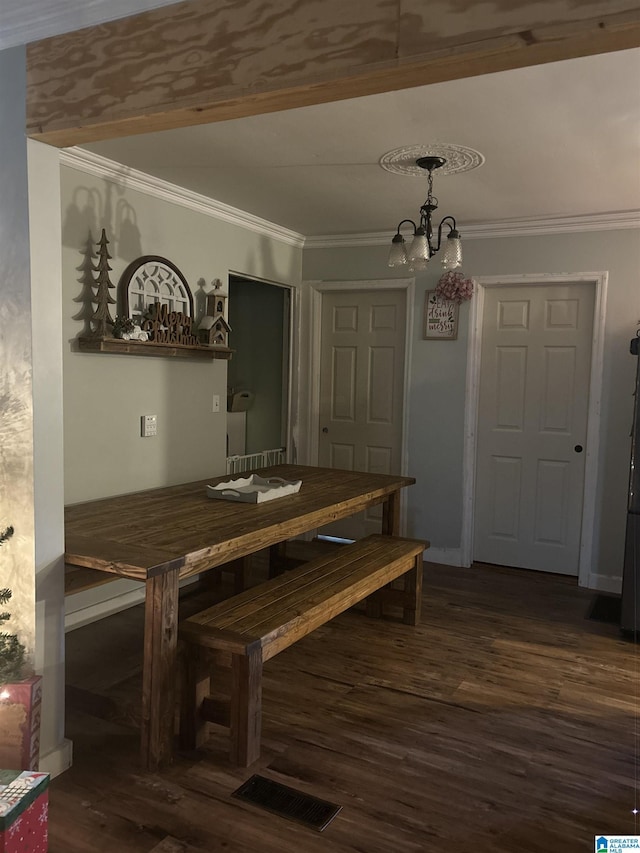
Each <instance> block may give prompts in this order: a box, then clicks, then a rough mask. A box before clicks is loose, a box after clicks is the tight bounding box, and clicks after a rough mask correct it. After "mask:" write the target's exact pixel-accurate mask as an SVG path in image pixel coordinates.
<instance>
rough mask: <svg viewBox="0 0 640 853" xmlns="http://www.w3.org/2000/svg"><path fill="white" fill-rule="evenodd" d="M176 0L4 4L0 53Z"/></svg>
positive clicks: (9, 0) (18, 0) (6, 0)
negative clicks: (0, 51)
mask: <svg viewBox="0 0 640 853" xmlns="http://www.w3.org/2000/svg"><path fill="white" fill-rule="evenodd" d="M175 2H176V0H2V11H1V12H0V16H1V17H2V27H1V28H0V50H5V48H9V47H17V46H18V45H23V44H29V42H32V41H39V40H40V39H45V38H50V37H51V36H59V35H62V33H70V32H73V31H74V30H81V29H84V27H91V26H93V25H94V24H103V23H106V22H107V21H115V19H116V18H127V17H129V15H136V14H138V13H139V12H146V11H148V10H149V9H157V8H158V7H159V6H169V5H170V4H172V3H175Z"/></svg>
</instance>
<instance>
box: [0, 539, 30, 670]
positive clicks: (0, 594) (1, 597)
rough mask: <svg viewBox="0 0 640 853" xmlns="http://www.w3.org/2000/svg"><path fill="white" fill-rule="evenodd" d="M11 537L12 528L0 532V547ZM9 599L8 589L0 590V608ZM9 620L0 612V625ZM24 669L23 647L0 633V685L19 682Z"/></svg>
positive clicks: (11, 637) (6, 614)
mask: <svg viewBox="0 0 640 853" xmlns="http://www.w3.org/2000/svg"><path fill="white" fill-rule="evenodd" d="M12 536H13V527H6V528H5V529H4V530H2V531H0V545H4V543H5V542H7V541H8V540H9V539H11V537H12ZM10 598H11V590H10V589H0V607H4V605H5V604H6V603H7V602H8V601H9V599H10ZM10 618H11V614H10V613H2V612H0V623H2V622H6V621H7V620H8V619H10ZM23 668H24V646H23V645H22V643H21V642H20V641H19V640H18V637H17V636H16V635H15V634H8V633H6V632H5V631H0V684H6V683H7V682H11V681H20V679H21V678H22V676H23Z"/></svg>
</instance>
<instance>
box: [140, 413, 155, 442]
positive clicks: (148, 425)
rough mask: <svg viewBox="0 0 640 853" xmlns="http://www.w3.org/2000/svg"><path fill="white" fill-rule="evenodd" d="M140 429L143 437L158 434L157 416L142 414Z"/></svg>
mask: <svg viewBox="0 0 640 853" xmlns="http://www.w3.org/2000/svg"><path fill="white" fill-rule="evenodd" d="M140 429H141V434H142V437H143V438H148V437H149V436H152V435H157V434H158V416H157V415H142V416H141V418H140Z"/></svg>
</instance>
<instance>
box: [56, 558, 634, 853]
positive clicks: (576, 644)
mask: <svg viewBox="0 0 640 853" xmlns="http://www.w3.org/2000/svg"><path fill="white" fill-rule="evenodd" d="M227 590H228V591H230V590H231V579H229V581H228V583H227ZM592 598H593V594H592V593H590V592H585V591H583V590H579V589H578V588H577V587H576V584H575V581H574V580H568V579H565V578H561V577H557V576H551V575H544V574H539V573H533V572H526V571H518V570H507V569H499V568H495V567H489V566H478V565H476V566H474V567H473V568H471V569H455V568H450V567H445V566H436V565H431V564H427V565H426V567H425V589H424V609H423V618H422V624H421V625H420V626H419V627H418V628H412V627H408V626H405V625H403V624H401V623H400V622H399V621H376V620H368V619H367V618H366V617H365V616H364V615H363V614H362V613H361V612H355V611H350V612H348V613H346V614H344V615H342V616H340V617H338V618H337V619H335V620H333V621H332V622H330V623H329V624H327V625H326V626H324V627H323V628H321V629H319V630H317V631H316V632H315V633H313V634H311V635H310V636H309V637H307V638H306V639H304V640H302V641H300V642H299V643H297V644H296V645H294V646H293V647H291V648H290V649H288V650H287V651H286V652H283V653H282V654H281V655H279V656H278V657H276V658H274V659H273V660H272V661H270V662H269V663H268V664H267V665H266V667H265V683H264V719H263V754H262V758H261V760H260V761H259V762H258V763H257V764H255V765H253V766H252V767H250V768H249V769H246V770H245V769H238V768H234V767H231V766H230V765H229V762H228V759H227V741H226V738H225V736H224V734H223V732H222V731H220V732H219V733H218V732H213V733H212V736H211V739H210V741H209V743H208V745H207V747H206V748H205V749H203V750H201V751H199V752H198V753H197V754H193V755H179V756H178V758H177V760H176V762H175V764H174V765H173V766H171V767H170V768H168V769H166V770H164V771H162V772H161V773H158V774H153V775H152V774H148V773H145V772H143V771H142V770H141V769H140V767H139V766H138V763H137V761H138V733H137V731H136V729H135V719H136V716H137V700H138V696H139V690H140V684H139V682H140V663H141V654H140V653H141V643H142V616H143V614H142V610H141V608H140V607H136V608H132V609H130V610H127V611H124V612H123V613H120V614H116V615H115V616H112V617H110V618H109V619H104V620H102V621H101V622H98V623H94V624H92V625H89V626H86V627H84V628H80V629H78V630H76V631H74V632H72V633H70V634H68V635H67V681H68V685H69V689H68V709H67V717H68V723H67V736H68V737H70V738H71V739H72V740H73V742H74V766H73V767H72V769H71V770H69V771H68V772H67V773H65V774H63V775H62V776H60V777H59V778H57V779H55V780H54V781H53V782H52V783H51V790H50V799H51V806H50V827H49V829H50V839H51V840H50V850H51V853H76V851H113V853H133V851H136V853H147V851H149V853H150V851H153V853H212V852H213V851H226V853H245V851H247V853H248V851H252V853H255V851H258V853H276V851H278V853H316V851H331V853H355V851H358V853H413V851H427V850H429V851H431V850H433V851H435V850H438V851H445V850H451V851H453V850H455V851H463V853H466V851H468V853H471V851H474V853H498V851H499V853H542V852H543V851H545V853H548V851H553V853H574V851H575V853H579V851H580V853H582V851H591V850H593V849H594V848H593V837H594V835H595V834H605V835H606V834H613V833H620V834H632V833H634V832H636V831H638V830H637V819H636V818H634V816H633V814H632V809H633V808H634V807H635V806H636V805H637V799H636V796H637V795H636V779H637V777H638V768H637V763H636V762H637V726H638V723H637V721H638V712H639V700H638V693H639V690H638V688H639V672H640V663H639V658H638V652H637V645H636V644H635V643H633V642H630V641H628V640H626V639H624V638H622V637H621V636H620V632H619V630H618V628H617V627H616V626H614V625H609V624H605V623H601V622H594V621H590V620H588V619H587V618H585V617H586V614H587V612H588V610H589V605H590V602H591V601H592ZM210 600H212V591H211V590H208V591H204V592H203V591H197V592H195V593H192V594H190V595H188V596H185V597H184V601H183V602H182V605H181V606H182V607H183V608H184V611H185V613H189V612H193V611H194V610H197V609H200V607H202V606H204V604H205V602H208V601H210ZM256 772H257V773H260V774H261V775H264V776H267V777H269V778H272V779H275V780H277V781H280V782H283V783H284V784H286V785H290V786H292V787H294V788H297V789H299V790H302V791H305V792H308V793H310V794H313V795H315V796H318V797H321V798H324V799H327V800H330V801H331V802H334V803H337V804H339V805H341V806H342V807H343V809H342V811H341V813H340V814H339V815H338V816H337V818H336V819H335V820H334V821H333V823H331V824H330V826H329V827H328V828H327V829H326V830H325V831H324V832H323V833H317V832H314V831H313V830H310V829H307V828H306V827H304V826H301V825H298V824H295V823H292V822H290V821H287V820H285V819H283V818H281V817H278V816H275V815H272V814H269V813H267V812H265V811H262V810H260V809H258V808H255V807H252V806H250V805H247V804H243V803H242V802H240V801H238V800H236V799H234V798H232V797H231V792H232V791H233V790H235V789H236V788H237V787H238V786H239V785H240V784H241V783H242V782H243V781H244V780H245V779H247V778H248V777H249V776H250V775H252V774H253V773H256Z"/></svg>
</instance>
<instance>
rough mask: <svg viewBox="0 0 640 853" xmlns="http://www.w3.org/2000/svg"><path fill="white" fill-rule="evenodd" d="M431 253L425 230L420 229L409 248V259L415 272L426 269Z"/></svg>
mask: <svg viewBox="0 0 640 853" xmlns="http://www.w3.org/2000/svg"><path fill="white" fill-rule="evenodd" d="M430 256H431V253H430V252H429V242H428V240H427V235H426V232H425V230H424V228H418V230H417V231H416V234H415V237H414V238H413V240H412V241H411V246H410V247H409V253H408V256H407V257H408V259H409V263H410V264H411V266H412V267H413V269H414V270H423V269H426V266H427V264H428V263H429V258H430Z"/></svg>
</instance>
